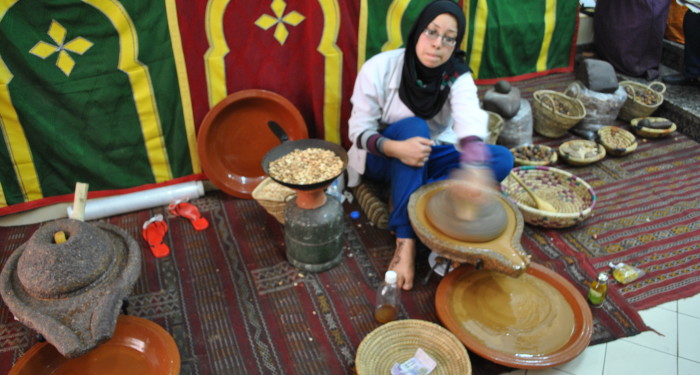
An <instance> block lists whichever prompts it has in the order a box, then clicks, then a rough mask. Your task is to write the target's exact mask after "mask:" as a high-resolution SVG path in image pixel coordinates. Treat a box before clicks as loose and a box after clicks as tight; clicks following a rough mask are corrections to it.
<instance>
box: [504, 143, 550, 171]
mask: <svg viewBox="0 0 700 375" xmlns="http://www.w3.org/2000/svg"><path fill="white" fill-rule="evenodd" d="M510 152H511V153H512V154H513V157H514V158H515V165H519V166H520V165H549V164H554V163H556V162H557V158H558V157H557V150H555V149H553V148H551V147H549V146H545V145H524V146H518V147H513V148H511V149H510Z"/></svg>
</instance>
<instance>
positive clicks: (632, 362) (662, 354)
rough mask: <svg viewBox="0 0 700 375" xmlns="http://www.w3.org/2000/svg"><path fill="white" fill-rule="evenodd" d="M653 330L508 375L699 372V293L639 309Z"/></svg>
mask: <svg viewBox="0 0 700 375" xmlns="http://www.w3.org/2000/svg"><path fill="white" fill-rule="evenodd" d="M639 313H640V315H641V316H642V319H644V322H645V323H646V325H647V326H649V327H651V328H653V329H655V330H656V331H658V332H659V333H661V334H662V335H663V336H660V335H658V334H657V333H655V332H644V333H641V334H639V335H637V336H633V337H626V338H623V339H619V340H616V341H612V342H608V343H606V344H599V345H594V346H590V347H588V348H587V349H586V350H584V352H583V353H581V355H579V356H578V357H576V358H574V359H573V360H572V361H571V362H568V363H565V364H563V365H560V366H557V367H554V368H550V369H546V370H517V371H513V372H509V373H508V374H509V375H567V374H569V375H571V374H573V375H618V374H635V375H647V374H648V375H657V374H659V375H674V374H676V375H699V374H700V294H698V295H696V296H694V297H691V298H687V299H682V300H678V301H674V302H669V303H665V304H663V305H659V306H657V307H654V308H651V309H649V310H643V311H640V312H639Z"/></svg>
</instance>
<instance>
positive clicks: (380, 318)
mask: <svg viewBox="0 0 700 375" xmlns="http://www.w3.org/2000/svg"><path fill="white" fill-rule="evenodd" d="M398 315H399V312H398V310H397V309H396V306H392V305H380V306H377V308H376V309H375V310H374V319H376V320H377V322H379V323H382V324H384V323H389V322H391V321H394V320H396V318H397V317H398Z"/></svg>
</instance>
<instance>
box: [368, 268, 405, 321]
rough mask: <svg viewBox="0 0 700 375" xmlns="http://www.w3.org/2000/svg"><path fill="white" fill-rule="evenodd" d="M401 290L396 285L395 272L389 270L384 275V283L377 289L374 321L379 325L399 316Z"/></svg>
mask: <svg viewBox="0 0 700 375" xmlns="http://www.w3.org/2000/svg"><path fill="white" fill-rule="evenodd" d="M400 297H401V290H400V289H399V287H398V285H396V272H395V271H392V270H389V271H386V274H385V275H384V282H383V283H382V284H381V285H380V286H379V288H378V289H377V304H376V308H375V309H374V319H376V320H377V322H379V323H382V324H384V323H388V322H391V321H393V320H396V318H397V317H398V315H399V309H398V306H399V301H400Z"/></svg>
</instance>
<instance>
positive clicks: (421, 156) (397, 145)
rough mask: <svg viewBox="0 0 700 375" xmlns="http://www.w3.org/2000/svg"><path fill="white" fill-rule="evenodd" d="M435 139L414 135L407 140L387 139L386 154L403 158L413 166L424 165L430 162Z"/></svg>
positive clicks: (402, 159) (407, 163)
mask: <svg viewBox="0 0 700 375" xmlns="http://www.w3.org/2000/svg"><path fill="white" fill-rule="evenodd" d="M432 146H433V141H431V140H430V139H428V138H423V137H413V138H409V139H407V140H405V141H395V140H390V139H388V140H386V141H385V142H384V154H385V155H387V156H390V157H392V158H396V159H399V160H401V162H402V163H404V164H406V165H410V166H412V167H422V166H424V165H425V163H427V162H428V158H429V157H430V150H432Z"/></svg>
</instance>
